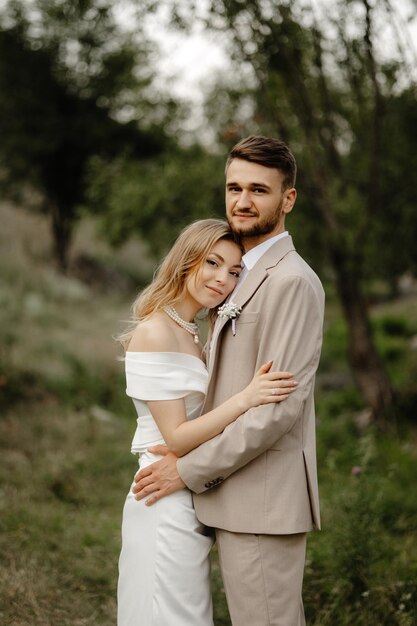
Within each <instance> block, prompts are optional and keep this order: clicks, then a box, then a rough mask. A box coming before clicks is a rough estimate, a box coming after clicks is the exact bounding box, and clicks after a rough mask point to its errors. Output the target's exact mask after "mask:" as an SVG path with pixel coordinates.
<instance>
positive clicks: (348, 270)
mask: <svg viewBox="0 0 417 626" xmlns="http://www.w3.org/2000/svg"><path fill="white" fill-rule="evenodd" d="M307 146H308V147H309V148H310V153H311V155H312V156H313V157H315V159H314V160H313V163H314V168H313V176H314V179H315V187H316V190H315V191H316V193H315V197H316V202H317V208H318V210H319V212H320V215H321V219H322V224H323V231H324V233H325V237H326V241H327V245H328V250H329V257H330V261H331V265H332V267H333V271H334V273H335V276H336V288H337V292H338V295H339V298H340V302H341V305H342V310H343V314H344V317H345V319H346V323H347V327H348V357H349V363H350V366H351V369H352V373H353V376H354V378H355V380H356V383H357V385H358V387H359V389H360V390H361V392H362V394H363V396H364V398H365V401H366V403H367V405H368V406H369V408H370V410H371V419H372V420H373V421H374V422H375V423H376V424H377V425H378V426H379V427H380V428H382V429H385V428H386V425H387V417H388V415H389V414H390V412H392V410H393V401H394V393H393V389H392V385H391V382H390V379H389V377H388V374H387V371H386V369H385V366H384V364H383V362H382V360H381V358H380V356H379V354H378V351H377V349H376V346H375V343H374V340H373V336H372V328H371V324H370V320H369V314H368V307H367V304H366V299H365V296H364V293H363V289H362V281H361V258H360V253H358V255H359V258H354V256H353V255H352V252H350V251H349V250H348V247H347V245H346V243H345V241H344V238H343V236H342V235H341V233H342V229H341V227H340V226H339V224H338V223H337V220H336V219H335V216H334V215H333V213H332V210H331V207H332V198H331V195H330V194H329V184H328V182H327V181H326V172H325V171H324V170H323V169H322V167H321V166H320V162H321V161H320V159H319V157H318V155H316V153H315V149H314V146H311V144H307Z"/></svg>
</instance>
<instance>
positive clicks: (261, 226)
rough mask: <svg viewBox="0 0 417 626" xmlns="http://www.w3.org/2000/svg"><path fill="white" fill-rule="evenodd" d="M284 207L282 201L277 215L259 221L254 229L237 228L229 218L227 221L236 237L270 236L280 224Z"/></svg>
mask: <svg viewBox="0 0 417 626" xmlns="http://www.w3.org/2000/svg"><path fill="white" fill-rule="evenodd" d="M282 205H283V200H281V202H280V204H279V207H278V208H277V212H276V213H274V214H273V215H270V216H268V217H266V218H265V219H263V220H259V221H258V222H257V223H256V224H254V225H253V226H252V228H248V229H246V228H236V226H235V225H234V224H233V223H232V221H231V220H230V219H229V218H227V221H228V222H229V226H230V228H231V229H232V231H233V232H234V233H235V234H236V235H239V237H245V238H246V237H261V236H262V235H269V233H272V231H274V230H275V229H276V227H277V225H278V224H279V221H280V219H281V215H282ZM240 213H241V214H244V213H245V211H240ZM247 213H249V214H251V212H250V211H247Z"/></svg>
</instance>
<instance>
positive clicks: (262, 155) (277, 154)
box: [226, 135, 297, 190]
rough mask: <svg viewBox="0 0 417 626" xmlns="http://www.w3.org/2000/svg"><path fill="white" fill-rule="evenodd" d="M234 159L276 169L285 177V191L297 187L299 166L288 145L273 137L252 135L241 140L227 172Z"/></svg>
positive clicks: (235, 148)
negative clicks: (296, 180)
mask: <svg viewBox="0 0 417 626" xmlns="http://www.w3.org/2000/svg"><path fill="white" fill-rule="evenodd" d="M233 159H243V160H244V161H250V162H252V163H258V164H259V165H263V166H264V167H271V168H273V167H274V168H276V169H277V170H279V171H280V172H281V173H282V174H283V175H284V180H283V183H282V188H283V190H285V189H290V188H291V187H294V186H295V179H296V175H297V164H296V162H295V158H294V155H293V154H292V153H291V151H290V149H289V148H288V146H287V144H285V143H284V142H283V141H280V140H279V139H274V138H273V137H263V136H261V135H251V136H250V137H246V138H245V139H241V141H239V143H237V144H236V145H235V146H234V147H233V148H232V149H231V151H230V153H229V157H228V159H227V162H226V170H227V168H228V167H229V165H230V163H231V161H232V160H233Z"/></svg>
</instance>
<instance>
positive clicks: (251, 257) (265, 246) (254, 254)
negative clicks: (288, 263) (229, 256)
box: [242, 230, 289, 272]
mask: <svg viewBox="0 0 417 626" xmlns="http://www.w3.org/2000/svg"><path fill="white" fill-rule="evenodd" d="M288 235H289V233H288V230H286V231H285V232H283V233H280V234H279V235H275V237H271V238H270V239H267V240H266V241H263V242H262V243H259V244H258V245H257V246H255V247H254V248H252V249H251V250H249V252H246V254H244V255H243V257H242V264H243V267H246V269H247V271H248V272H250V270H251V269H252V268H253V267H254V266H255V265H256V263H257V262H258V261H259V259H260V258H261V256H263V255H264V254H265V252H266V251H267V250H269V248H270V247H271V246H273V245H274V243H276V242H277V241H279V240H280V239H283V237H288Z"/></svg>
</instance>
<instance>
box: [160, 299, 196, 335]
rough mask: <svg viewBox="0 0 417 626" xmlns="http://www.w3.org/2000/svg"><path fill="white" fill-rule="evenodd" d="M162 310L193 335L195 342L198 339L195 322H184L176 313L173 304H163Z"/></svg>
mask: <svg viewBox="0 0 417 626" xmlns="http://www.w3.org/2000/svg"><path fill="white" fill-rule="evenodd" d="M164 311H165V313H166V314H167V315H168V317H170V318H171V319H172V320H174V322H176V323H177V324H178V326H181V328H183V329H184V330H186V331H187V332H188V333H191V334H192V335H194V343H196V344H197V343H198V342H199V341H200V339H199V336H198V326H197V324H196V323H195V322H186V321H185V320H183V319H182V317H180V316H179V315H178V313H177V312H176V310H175V309H174V307H173V306H165V307H164Z"/></svg>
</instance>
